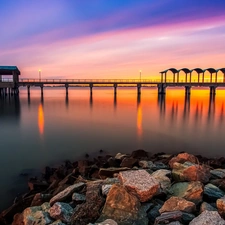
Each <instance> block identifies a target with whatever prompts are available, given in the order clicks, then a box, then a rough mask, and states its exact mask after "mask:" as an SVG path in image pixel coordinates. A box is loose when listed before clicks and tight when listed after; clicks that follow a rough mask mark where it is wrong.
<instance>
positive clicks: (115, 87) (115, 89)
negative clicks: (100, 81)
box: [113, 84, 117, 95]
mask: <svg viewBox="0 0 225 225" xmlns="http://www.w3.org/2000/svg"><path fill="white" fill-rule="evenodd" d="M113 87H114V95H116V94H117V84H114V85H113Z"/></svg>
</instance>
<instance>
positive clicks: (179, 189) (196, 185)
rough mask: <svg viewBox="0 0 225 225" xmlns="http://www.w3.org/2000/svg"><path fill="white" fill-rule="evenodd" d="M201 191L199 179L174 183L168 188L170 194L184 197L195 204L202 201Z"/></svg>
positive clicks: (201, 186)
mask: <svg viewBox="0 0 225 225" xmlns="http://www.w3.org/2000/svg"><path fill="white" fill-rule="evenodd" d="M203 191H204V189H203V185H202V183H201V182H199V181H192V182H179V183H175V184H174V185H173V186H172V187H171V188H170V189H169V193H170V195H172V196H176V197H180V198H184V199H186V200H188V201H191V202H194V203H195V204H198V203H200V202H202V197H203Z"/></svg>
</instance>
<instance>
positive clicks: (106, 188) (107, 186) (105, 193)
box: [102, 184, 112, 196]
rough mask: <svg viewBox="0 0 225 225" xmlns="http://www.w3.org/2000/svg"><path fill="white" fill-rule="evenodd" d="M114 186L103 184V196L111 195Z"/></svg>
mask: <svg viewBox="0 0 225 225" xmlns="http://www.w3.org/2000/svg"><path fill="white" fill-rule="evenodd" d="M111 187H112V184H103V185H102V195H104V196H106V195H107V194H108V193H109V190H110V188H111Z"/></svg>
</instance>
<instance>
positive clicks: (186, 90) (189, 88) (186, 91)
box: [185, 86, 191, 95]
mask: <svg viewBox="0 0 225 225" xmlns="http://www.w3.org/2000/svg"><path fill="white" fill-rule="evenodd" d="M190 94H191V86H185V95H190Z"/></svg>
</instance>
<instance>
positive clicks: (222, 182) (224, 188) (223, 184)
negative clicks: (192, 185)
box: [210, 179, 225, 191]
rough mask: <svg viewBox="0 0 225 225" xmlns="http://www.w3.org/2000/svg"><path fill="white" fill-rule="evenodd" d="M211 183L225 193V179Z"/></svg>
mask: <svg viewBox="0 0 225 225" xmlns="http://www.w3.org/2000/svg"><path fill="white" fill-rule="evenodd" d="M210 183H211V184H213V185H215V186H217V187H218V188H220V189H221V190H222V191H225V179H215V180H210Z"/></svg>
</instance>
